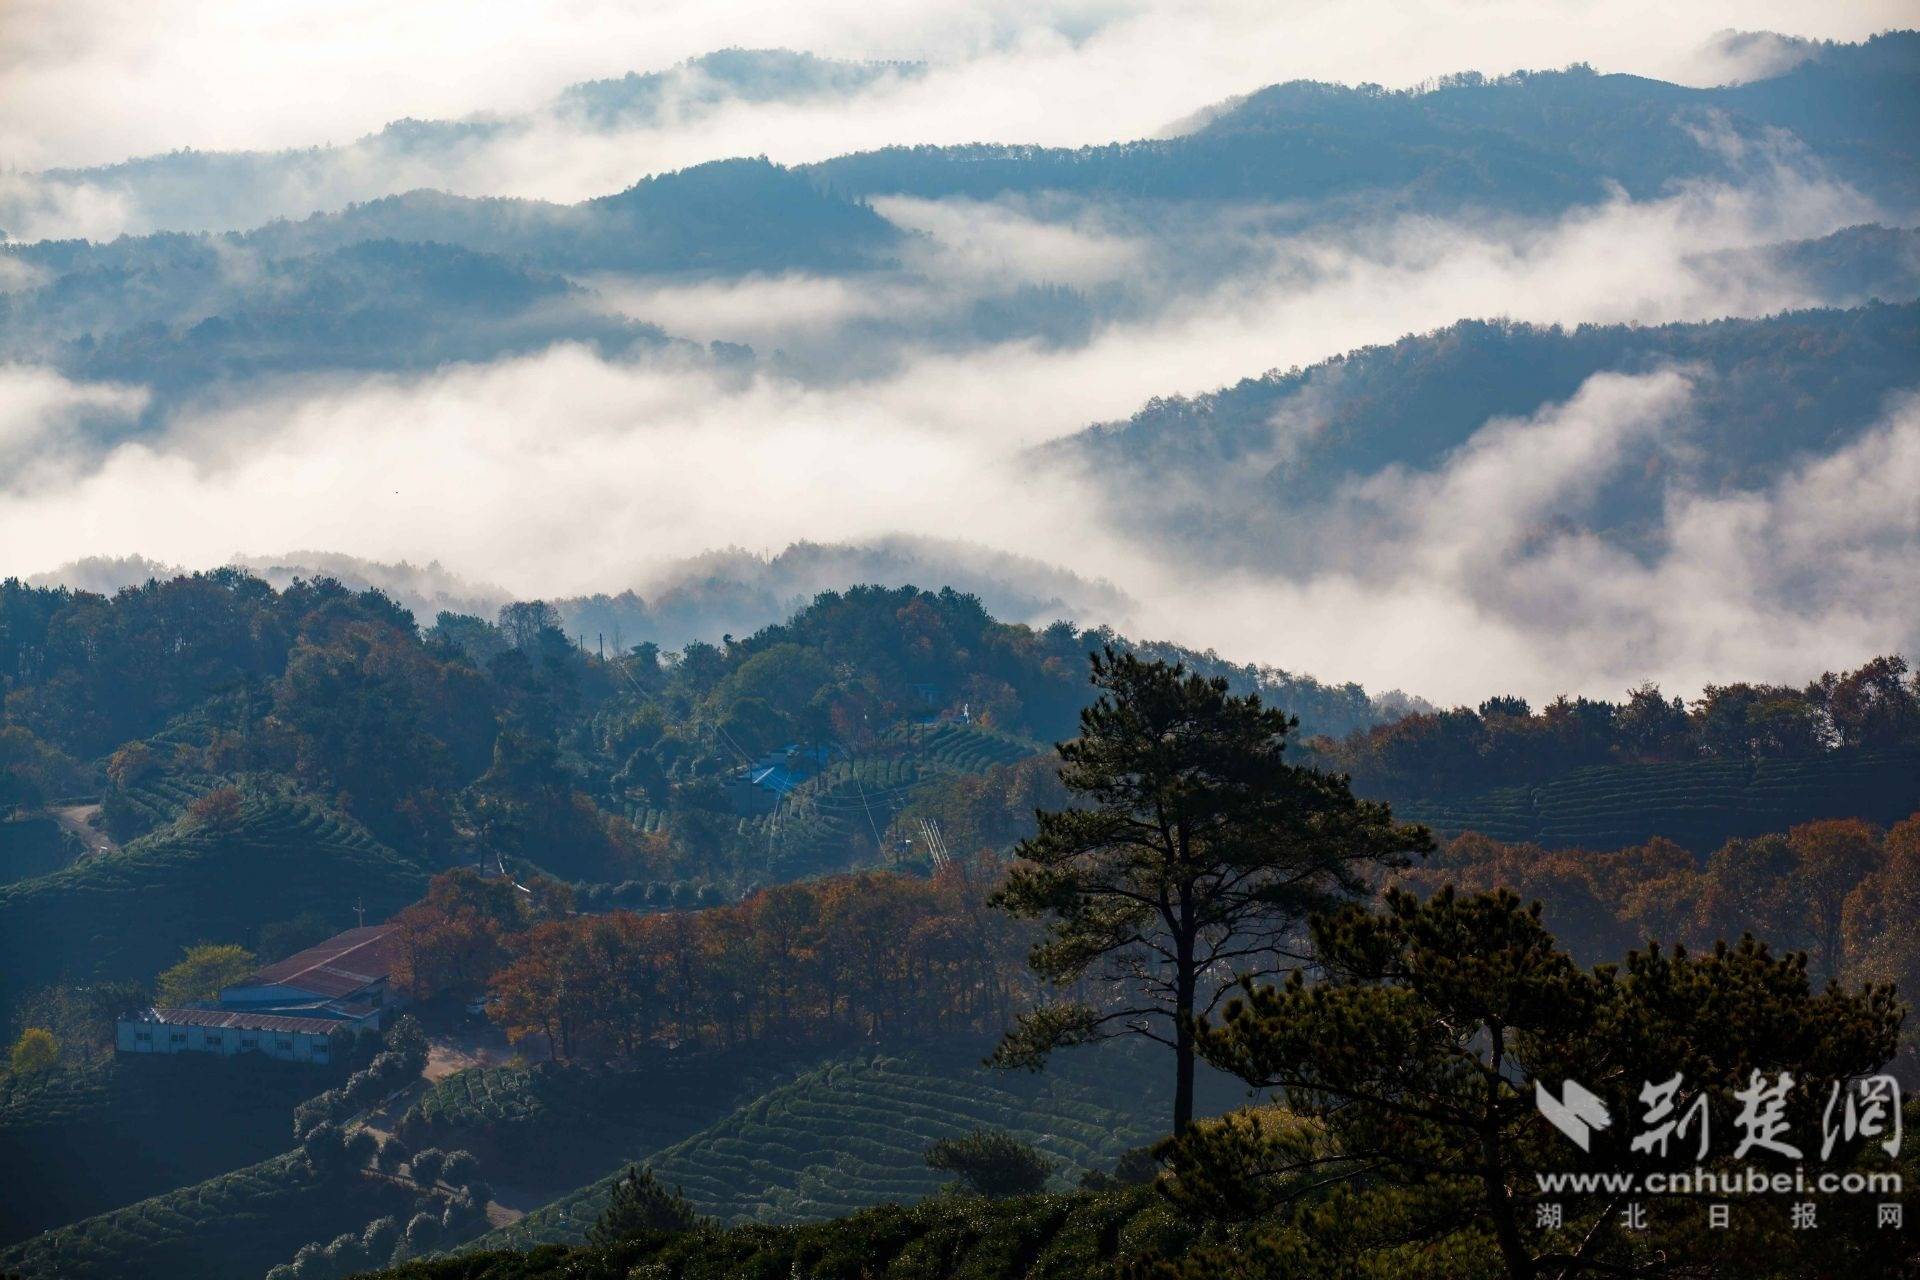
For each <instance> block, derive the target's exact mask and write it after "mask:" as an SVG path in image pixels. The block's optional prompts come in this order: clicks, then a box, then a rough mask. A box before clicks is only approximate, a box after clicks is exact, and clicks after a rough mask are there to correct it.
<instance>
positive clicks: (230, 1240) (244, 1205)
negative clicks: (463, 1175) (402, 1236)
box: [0, 1151, 414, 1280]
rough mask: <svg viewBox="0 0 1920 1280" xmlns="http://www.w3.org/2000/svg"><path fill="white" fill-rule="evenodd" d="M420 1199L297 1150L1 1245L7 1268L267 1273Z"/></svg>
mask: <svg viewBox="0 0 1920 1280" xmlns="http://www.w3.org/2000/svg"><path fill="white" fill-rule="evenodd" d="M413 1203H414V1196H413V1195H412V1194H411V1193H410V1192H409V1191H408V1190H406V1189H404V1188H402V1187H401V1186H399V1185H398V1184H396V1183H392V1182H389V1181H387V1180H385V1179H381V1178H371V1177H357V1176H352V1175H348V1176H345V1177H340V1178H336V1179H332V1180H327V1179H322V1178H320V1177H318V1176H317V1175H315V1174H314V1173H313V1172H312V1170H311V1169H310V1168H309V1167H308V1165H307V1162H306V1158H305V1157H304V1156H303V1155H301V1154H300V1153H299V1152H298V1151H290V1152H286V1153H285V1154H282V1155H279V1156H275V1157H274V1158H272V1159H270V1160H263V1161H261V1162H260V1163H258V1164H254V1165H249V1166H248V1167H246V1168H244V1169H238V1170H235V1171H234V1172H232V1173H228V1174H223V1175H221V1176H220V1177H217V1178H212V1179H209V1180H208V1181H205V1182H198V1183H195V1184H193V1185H192V1186H188V1187H182V1188H180V1189H179V1190H177V1191H170V1192H167V1193H166V1194H165V1195H159V1196H154V1197H152V1198H151V1199H147V1200H142V1201H140V1202H139V1203H137V1204H132V1205H128V1206H127V1207H126V1208H124V1209H116V1210H114V1211H113V1212H111V1213H103V1214H100V1215H98V1216H96V1217H92V1218H85V1219H82V1220H81V1221H79V1222H76V1223H73V1224H72V1225H70V1226H65V1227H62V1228H60V1229H59V1230H57V1231H48V1232H44V1233H42V1234H41V1235H37V1236H35V1237H33V1238H32V1239H31V1240H27V1241H24V1242H23V1243H21V1244H17V1245H14V1246H13V1247H11V1248H9V1249H6V1250H5V1251H0V1274H6V1275H11V1274H15V1273H18V1274H19V1275H21V1276H22V1277H24V1278H25V1280H42V1277H46V1278H47V1280H52V1278H53V1277H59V1280H125V1278H126V1277H128V1276H156V1277H158V1276H182V1277H185V1276H191V1277H193V1278H194V1280H259V1278H260V1276H262V1275H263V1274H265V1273H266V1271H267V1269H268V1268H269V1267H272V1266H275V1265H277V1264H278V1263H281V1262H284V1261H286V1260H287V1258H289V1257H290V1256H292V1254H293V1252H294V1251H295V1250H296V1249H298V1248H299V1247H300V1246H301V1245H303V1244H306V1243H307V1242H308V1241H310V1240H327V1239H331V1238H332V1237H333V1236H336V1235H338V1234H339V1233H340V1232H342V1231H356V1230H359V1229H360V1228H361V1227H363V1226H364V1225H365V1224H366V1223H368V1222H370V1221H372V1220H373V1219H375V1218H378V1217H383V1216H386V1215H388V1214H392V1215H396V1216H399V1217H400V1218H401V1219H402V1220H403V1221H404V1220H405V1218H406V1216H407V1214H408V1213H409V1212H410V1211H411V1209H412V1207H413Z"/></svg>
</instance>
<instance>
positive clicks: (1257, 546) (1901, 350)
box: [1051, 301, 1920, 566]
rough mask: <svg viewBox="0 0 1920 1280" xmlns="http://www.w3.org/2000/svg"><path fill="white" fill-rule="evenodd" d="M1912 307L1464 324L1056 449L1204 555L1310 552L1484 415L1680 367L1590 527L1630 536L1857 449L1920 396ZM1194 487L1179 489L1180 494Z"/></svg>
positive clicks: (1919, 337)
mask: <svg viewBox="0 0 1920 1280" xmlns="http://www.w3.org/2000/svg"><path fill="white" fill-rule="evenodd" d="M1915 350H1920V303H1914V302H1911V301H1909V302H1906V303H1904V304H1901V305H1882V304H1869V305H1867V306H1863V307H1858V308H1854V309H1850V310H1821V311H1806V312H1795V313H1790V314H1786V315H1780V316H1772V317H1767V318H1764V319H1754V320H1715V321H1710V322H1706V323H1697V324H1668V325H1659V326H1652V327H1639V326H1631V325H1581V326H1579V327H1577V328H1573V329H1564V328H1561V327H1559V326H1553V325H1549V326H1541V325H1532V324H1520V323H1512V322H1506V321H1494V320H1464V321H1461V322H1459V323H1457V324H1453V325H1450V326H1448V327H1447V328H1445V329H1440V330H1436V331H1435V332H1432V333H1427V334H1419V335H1413V336H1409V337H1405V338H1402V339H1400V340H1399V341H1397V342H1394V343H1390V344H1386V345H1382V346H1374V347H1364V348H1361V349H1360V350H1357V351H1354V352H1351V353H1349V354H1347V355H1344V356H1338V357H1335V358H1334V359H1331V360H1325V361H1322V362H1320V363H1318V364H1315V365H1313V366H1311V367H1309V368H1306V369H1298V368H1296V369H1290V370H1274V371H1272V372H1270V373H1267V374H1265V375H1262V376H1261V377H1258V378H1248V379H1245V380H1243V381H1241V382H1239V383H1236V384H1235V385H1233V386H1231V387H1227V388H1223V389H1222V390H1219V391H1215V392H1210V393H1208V394H1205V395H1199V396H1192V397H1170V398H1167V399H1156V400H1154V401H1151V402H1150V403H1149V404H1148V405H1147V406H1146V407H1145V408H1143V409H1142V410H1141V411H1140V412H1138V413H1136V414H1135V415H1134V416H1133V417H1131V418H1129V419H1127V420H1125V421H1122V422H1114V423H1107V424H1102V425H1099V426H1095V427H1092V428H1089V429H1088V430H1087V431H1085V432H1083V433H1081V434H1079V435H1078V436H1075V437H1072V438H1071V439H1069V440H1068V441H1066V442H1063V443H1062V444H1059V445H1055V446H1051V448H1052V449H1053V450H1054V452H1055V456H1058V457H1062V458H1067V459H1071V460H1073V461H1075V462H1077V463H1079V464H1080V465H1081V466H1083V467H1084V468H1085V470H1086V471H1087V473H1088V474H1089V476H1090V477H1091V478H1093V479H1095V480H1096V481H1097V482H1098V483H1100V484H1102V485H1104V486H1106V489H1107V492H1108V494H1109V495H1110V496H1111V499H1112V500H1113V501H1114V502H1115V503H1116V504H1118V505H1124V506H1125V508H1126V510H1127V514H1128V517H1129V518H1131V519H1139V518H1142V517H1147V518H1152V519H1154V520H1156V521H1157V522H1158V523H1159V524H1160V527H1161V529H1162V530H1163V531H1164V532H1166V533H1167V534H1169V535H1170V536H1174V537H1177V538H1180V539H1181V540H1182V541H1183V543H1184V544H1185V545H1187V546H1189V547H1191V548H1192V549H1193V550H1194V551H1195V552H1196V553H1205V554H1209V555H1213V556H1220V557H1225V558H1230V559H1246V558H1250V557H1251V558H1254V559H1256V560H1257V561H1258V562H1259V563H1261V564H1264V565H1268V566H1271V565H1273V564H1274V563H1275V559H1276V557H1277V558H1278V561H1279V563H1281V564H1285V563H1286V562H1287V561H1288V559H1289V558H1290V557H1292V558H1298V557H1301V556H1309V557H1310V556H1311V554H1312V548H1313V545H1314V544H1313V539H1312V537H1311V536H1310V535H1311V534H1312V533H1313V532H1314V529H1315V525H1316V522H1317V521H1318V520H1319V519H1320V518H1321V517H1322V516H1323V515H1324V512H1325V509H1326V506H1327V503H1328V501H1329V500H1330V496H1331V495H1334V494H1336V493H1337V492H1339V490H1340V488H1341V486H1342V485H1343V484H1344V483H1357V482H1359V481H1361V480H1363V479H1365V478H1367V477H1370V476H1374V475H1378V474H1381V473H1384V472H1387V471H1389V470H1390V469H1392V468H1404V469H1407V470H1413V471H1424V470H1428V469H1431V468H1434V467H1436V466H1438V465H1439V464H1440V463H1442V462H1443V460H1444V459H1445V458H1446V456H1447V455H1448V454H1449V453H1450V452H1451V451H1452V450H1455V449H1457V448H1458V447H1459V446H1461V445H1462V444H1463V443H1465V442H1466V441H1467V440H1468V439H1469V438H1470V437H1471V436H1472V435H1473V434H1474V433H1475V432H1477V431H1478V430H1480V429H1481V428H1482V427H1484V426H1485V425H1486V424H1487V423H1488V422H1489V421H1490V420H1493V419H1500V418H1524V417H1526V416H1528V415H1531V414H1533V413H1535V412H1536V411H1539V410H1541V409H1543V408H1546V407H1547V406H1550V405H1555V404H1560V403H1564V402H1565V401H1566V400H1568V399H1569V398H1570V397H1572V396H1573V395H1574V394H1575V393H1576V392H1577V391H1578V390H1579V389H1580V387H1581V384H1582V383H1584V382H1586V381H1587V380H1588V379H1589V378H1592V377H1593V376H1595V375H1596V374H1600V373H1620V374H1629V375H1632V374H1646V373H1650V372H1653V371H1655V370H1660V369H1668V368H1677V369H1681V370H1683V371H1685V373H1686V375H1687V377H1688V378H1689V380H1690V382H1691V386H1692V391H1691V395H1690V402H1689V406H1688V411H1687V414H1686V418H1685V421H1684V423H1680V424H1676V426H1675V428H1674V430H1673V431H1671V432H1663V433H1657V434H1653V435H1650V436H1647V437H1645V438H1641V439H1638V440H1635V441H1633V442H1631V443H1630V444H1629V445H1627V446H1626V447H1627V448H1628V450H1629V451H1630V453H1631V454H1632V456H1631V458H1630V459H1629V460H1628V461H1625V462H1623V463H1622V464H1621V465H1620V466H1619V467H1618V468H1617V469H1616V471H1617V473H1618V474H1619V475H1621V476H1625V477H1628V478H1627V479H1624V480H1619V481H1617V482H1615V483H1609V484H1608V485H1606V486H1605V487H1604V488H1603V489H1602V490H1601V491H1600V493H1599V495H1598V500H1597V501H1596V502H1595V503H1594V509H1593V511H1592V512H1591V513H1590V517H1589V518H1590V519H1591V520H1592V522H1593V525H1594V527H1596V528H1598V529H1600V530H1601V531H1604V532H1613V533H1619V534H1622V535H1625V536H1630V535H1631V534H1632V533H1634V532H1635V531H1636V530H1637V529H1639V528H1640V527H1642V526H1644V525H1647V524H1648V523H1649V522H1652V521H1654V520H1656V519H1657V517H1658V516H1659V514H1660V512H1661V509H1662V504H1663V502H1664V501H1665V495H1666V492H1667V489H1668V488H1669V486H1671V485H1672V484H1674V483H1676V482H1679V481H1685V482H1686V483H1687V484H1689V485H1690V486H1692V487H1694V488H1697V489H1701V490H1704V491H1706V492H1724V491H1728V490H1733V489H1742V488H1748V487H1752V486H1755V485H1758V484H1762V483H1764V482H1765V481H1767V480H1768V479H1769V478H1771V477H1774V476H1776V475H1778V474H1779V473H1780V472H1781V471H1782V469H1783V468H1785V467H1786V466H1787V465H1789V464H1790V463H1791V462H1793V461H1794V460H1796V459H1798V458H1799V457H1801V456H1802V455H1804V454H1808V453H1816V452H1817V453H1825V452H1830V451H1832V450H1834V449H1836V448H1838V447H1840V446H1842V445H1844V444H1846V443H1848V442H1849V441H1851V440H1852V439H1854V438H1856V437H1857V436H1858V435H1859V433H1860V432H1861V431H1862V430H1864V429H1865V428H1866V427H1868V426H1869V425H1871V424H1872V423H1874V422H1875V421H1877V420H1878V419H1879V417H1880V416H1881V414H1882V413H1883V412H1884V411H1885V409H1886V407H1887V403H1888V397H1889V395H1891V394H1893V393H1895V392H1898V391H1901V390H1904V389H1906V388H1909V387H1912V386H1915V385H1916V384H1920V374H1917V373H1916V371H1915V367H1914V364H1913V361H1912V358H1911V354H1912V352H1914V351H1915ZM1176 480H1179V481H1185V483H1173V482H1172V481H1176Z"/></svg>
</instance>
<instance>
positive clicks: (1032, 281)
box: [588, 140, 1882, 444]
mask: <svg viewBox="0 0 1920 1280" xmlns="http://www.w3.org/2000/svg"><path fill="white" fill-rule="evenodd" d="M1709 141H1711V140H1709ZM1747 164H1748V173H1747V177H1746V180H1745V181H1743V182H1742V183H1741V184H1740V185H1737V186H1729V185H1722V184H1706V183H1701V184H1696V185H1691V186H1687V187H1683V188H1682V189H1680V190H1678V191H1676V192H1675V193H1674V194H1672V195H1671V196H1668V197H1666V198H1664V199H1660V200H1655V201H1647V202H1635V201H1631V200H1628V199H1625V198H1624V197H1622V198H1618V199H1615V200H1612V201H1610V202H1608V203H1606V204H1603V205H1600V206H1596V207H1592V208H1586V209H1580V210H1576V211H1574V212H1573V213H1571V214H1569V215H1567V216H1565V217H1563V218H1560V219H1557V220H1552V221H1545V222H1540V221H1529V220H1525V219H1517V218H1509V217H1502V216H1499V215H1488V216H1485V217H1481V218H1478V219H1475V220H1470V221H1447V220H1441V219H1437V218H1431V217H1422V216H1406V217H1397V218H1386V219H1372V220H1367V219H1358V218H1356V219H1355V220H1353V221H1350V222H1347V223H1345V224H1342V225H1325V226H1314V227H1312V228H1311V229H1309V230H1306V231H1294V230H1289V229H1287V225H1286V224H1287V219H1288V218H1289V217H1290V216H1291V215H1290V213H1289V211H1285V210H1266V209H1260V208H1241V209H1227V210H1224V211H1222V210H1219V209H1207V208H1180V207H1173V208H1169V207H1168V206H1165V205H1159V204H1141V205H1129V204H1126V203H1116V202H1062V201H1059V200H1053V199H1041V200H1009V201H1003V202H995V203H977V202H972V201H967V200H963V199H950V200H942V201H926V200H914V199H906V198H899V197H896V198H890V199H885V200H881V201H879V202H877V207H878V208H880V209H881V210H882V211H883V212H884V213H885V214H886V215H887V216H888V217H889V218H891V219H892V220H894V221H895V222H896V223H899V224H900V225H902V226H905V227H908V228H910V229H912V230H914V231H916V232H918V233H920V236H919V238H918V239H917V240H916V241H915V242H914V244H913V246H912V247H910V248H909V250H908V251H907V252H906V254H905V255H904V256H905V260H906V261H905V267H904V269H903V270H902V271H900V272H898V273H894V274H891V275H884V276H873V277H868V278H861V279H845V278H840V279H821V278H809V277H801V276H785V277H778V278H749V279H745V280H739V281H722V282H706V283H692V284H688V283H679V282H660V281H654V280H644V279H640V280H621V279H618V278H613V277H598V278H595V279H592V280H591V281H589V282H588V283H590V284H591V285H592V286H593V288H594V289H595V291H596V294H597V295H598V297H599V298H600V299H601V300H602V301H603V303H604V304H605V305H606V306H608V307H609V308H610V309H612V310H614V311H615V312H617V313H619V314H621V315H625V316H629V317H631V318H634V319H639V320H646V321H650V322H653V323H657V324H659V325H661V326H662V327H664V328H666V329H667V330H668V331H669V332H671V333H674V334H676V335H678V336H682V337H687V338H692V339H696V340H698V341H701V342H710V341H716V340H717V341H725V342H735V343H744V344H747V345H749V346H752V347H754V348H755V349H756V350H757V351H759V352H761V353H762V354H763V355H772V356H777V359H776V361H775V362H774V363H775V367H777V368H779V369H780V370H781V371H782V372H785V373H790V374H793V375H795V376H797V377H800V378H802V379H804V380H807V381H809V382H819V381H834V380H838V379H843V378H856V379H863V380H864V381H865V383H866V385H868V386H869V387H871V388H873V389H874V391H875V394H877V395H880V396H882V397H890V396H892V395H893V394H894V393H895V390H896V389H897V388H898V387H899V386H900V385H902V384H906V385H910V386H911V385H917V384H919V383H921V382H923V381H924V380H927V379H931V380H932V382H933V384H934V385H936V386H940V387H943V388H944V387H945V386H946V385H948V384H967V385H968V387H969V390H968V392H967V394H966V398H965V399H964V400H963V401H962V402H961V403H960V404H959V405H957V406H955V405H950V404H947V403H945V402H936V403H934V404H931V405H928V406H926V407H924V408H922V409H919V410H917V411H916V412H919V413H931V414H935V415H939V416H944V417H948V418H952V417H953V415H954V411H955V410H956V409H957V410H958V412H959V414H960V415H961V416H960V418H959V420H956V421H954V422H953V423H952V425H953V426H955V428H956V429H966V430H971V431H976V432H977V431H979V430H982V429H989V430H993V431H995V432H997V433H999V434H1001V435H1002V436H1003V437H1005V438H1006V439H1007V440H1008V441H1009V443H1023V444H1031V443H1036V442H1039V441H1042V440H1045V439H1049V438H1052V437H1054V436H1057V435H1059V434H1061V433H1063V432H1066V431H1071V430H1073V429H1075V428H1076V427H1079V426H1083V425H1085V424H1087V423H1089V422H1094V421H1101V420H1105V419H1110V418H1114V417H1119V416H1125V415H1127V414H1130V413H1132V412H1133V411H1134V410H1135V409H1136V408H1138V407H1139V405H1140V404H1141V403H1143V402H1144V401H1146V400H1147V399H1149V398H1150V397H1153V396H1156V395H1168V394H1190V393H1195V392H1201V391H1206V390H1210V389H1212V388H1214V387H1217V386H1220V385H1224V384H1227V383H1231V382H1233V381H1235V380H1237V379H1239V378H1242V377H1245V376H1249V375H1253V374H1258V373H1260V372H1263V371H1265V370H1267V369H1271V368H1286V367H1289V366H1292V365H1296V364H1298V365H1304V364H1308V363H1311V362H1313V361H1315V360H1319V359H1324V358H1327V357H1329V356H1333V355H1338V354H1340V353H1342V352H1345V351H1349V350H1352V349H1353V348H1356V347H1360V346H1364V345H1367V344H1370V343H1377V342H1389V341H1392V340H1394V339H1396V338H1398V337H1400V336H1402V335H1404V334H1407V333H1416V332H1424V331H1426V330H1429V329H1432V328H1437V327H1439V326H1442V325H1445V324H1448V323H1451V322H1452V321H1454V320H1456V319H1459V318H1461V317H1466V316H1480V317H1485V316H1507V317H1510V318H1513V319H1518V320H1528V321H1534V322H1537V323H1564V324H1576V323H1602V324H1608V323H1665V322H1670V321H1684V320H1701V319H1711V318H1714V317H1719V316H1729V315H1764V314H1770V313H1773V312H1778V311H1782V310H1789V309H1793V308H1798V307H1805V306H1823V305H1842V306H1845V305H1855V304H1857V303H1858V302H1859V301H1861V299H1860V298H1858V297H1855V296H1834V295H1829V294H1826V293H1823V292H1822V291H1821V289H1820V288H1819V287H1817V286H1816V285H1815V284H1814V283H1813V282H1810V281H1807V280H1804V279H1801V278H1797V277H1795V276H1793V275H1791V274H1789V273H1787V272H1784V271H1780V270H1775V269H1769V268H1768V267H1766V265H1765V263H1764V261H1760V262H1755V261H1754V260H1753V258H1752V257H1743V258H1741V259H1740V260H1739V261H1738V264H1737V269H1729V267H1728V265H1727V263H1726V261H1724V255H1726V254H1727V253H1728V252H1729V251H1738V250H1748V249H1755V248H1758V247H1761V246H1766V245H1770V244H1776V243H1779V242H1782V241H1790V240H1796V239H1804V238H1815V237H1819V236H1823V235H1826V234H1829V233H1831V232H1833V231H1835V230H1838V229H1840V228H1843V227H1847V226H1851V225H1856V224H1859V223H1863V222H1870V221H1873V220H1875V219H1876V218H1878V217H1880V216H1882V211H1880V210H1879V209H1877V208H1875V206H1874V205H1873V203H1872V202H1871V201H1869V200H1867V199H1865V198H1864V197H1862V196H1861V195H1859V194H1858V193H1857V192H1855V191H1853V190H1852V189H1850V188H1848V187H1847V186H1845V185H1844V184H1840V183H1836V182H1834V181H1831V180H1830V179H1829V178H1828V177H1827V176H1826V175H1825V174H1824V173H1823V172H1822V171H1821V169H1820V167H1819V166H1818V164H1817V163H1816V162H1814V161H1812V160H1811V159H1809V158H1808V157H1806V156H1804V155H1803V154H1801V153H1800V152H1799V151H1798V150H1797V149H1796V147H1795V146H1794V144H1792V143H1791V142H1790V141H1781V142H1778V143H1776V144H1775V145H1774V147H1773V148H1772V149H1771V150H1770V151H1768V152H1767V153H1766V154H1760V153H1758V152H1755V153H1754V154H1752V155H1750V156H1749V157H1748V158H1747ZM1715 255H1723V257H1722V259H1716V258H1715ZM1757 256H1758V257H1759V258H1761V259H1762V260H1764V256H1765V255H1757ZM1035 289H1055V290H1059V289H1064V290H1068V291H1070V295H1071V299H1072V301H1073V302H1075V303H1076V304H1077V305H1079V306H1080V307H1082V308H1084V315H1085V318H1086V321H1087V332H1086V333H1083V334H1072V333H1069V334H1063V335H1061V334H1049V333H1046V332H1044V331H1042V332H1039V333H1036V334H1034V335H1033V336H1032V337H1031V338H1030V339H1028V340H1024V341H1007V342H1001V343H999V344H997V345H994V346H992V347H991V349H990V350H988V351H985V352H982V351H980V350H978V349H976V348H977V346H978V343H979V341H980V340H981V330H980V327H979V324H978V322H977V316H978V314H979V311H980V309H981V308H983V307H991V306H993V305H995V304H1018V305H1020V306H1025V307H1029V308H1031V307H1034V306H1035V305H1037V304H1036V303H1035V302H1034V299H1033V297H1032V294H1031V291H1032V290H1035ZM1023 291H1026V292H1023Z"/></svg>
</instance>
